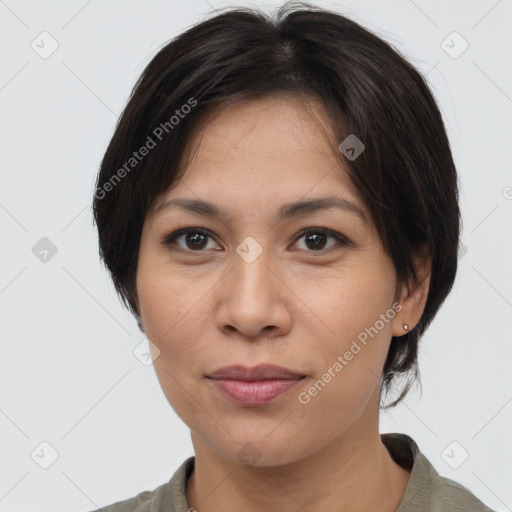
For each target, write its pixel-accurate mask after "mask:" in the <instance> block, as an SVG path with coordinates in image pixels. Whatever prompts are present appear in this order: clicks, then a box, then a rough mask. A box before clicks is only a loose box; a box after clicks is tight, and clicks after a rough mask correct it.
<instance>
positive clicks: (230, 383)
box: [207, 364, 305, 405]
mask: <svg viewBox="0 0 512 512" xmlns="http://www.w3.org/2000/svg"><path fill="white" fill-rule="evenodd" d="M207 377H208V378H209V379H211V381H212V383H213V384H214V385H215V387H216V388H217V389H218V390H219V391H220V392H221V393H223V394H224V396H226V397H227V398H229V399H231V400H232V401H234V402H235V403H238V404H242V405H262V404H266V403H268V402H270V401H271V400H273V399H274V398H277V397H278V396H279V395H281V394H283V393H285V392H286V391H288V390H289V389H290V388H292V387H293V386H295V385H296V384H297V383H299V382H300V381H301V380H302V379H303V378H304V377H305V375H301V374H300V373H297V372H294V371H292V370H289V369H287V368H283V367H282V366H275V365H268V364H260V365H258V366H255V367H253V368H250V367H247V366H242V365H234V366H226V367H224V368H220V369H219V370H216V371H214V372H213V373H211V374H209V375H207Z"/></svg>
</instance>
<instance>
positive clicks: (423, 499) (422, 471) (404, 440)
mask: <svg viewBox="0 0 512 512" xmlns="http://www.w3.org/2000/svg"><path fill="white" fill-rule="evenodd" d="M381 439H382V442H383V444H384V445H385V446H386V448H387V450H388V451H389V453H390V455H391V456H392V457H393V460H395V462H396V463H397V464H399V465H400V466H402V467H403V468H405V469H407V470H409V471H410V472H411V476H410V478H409V483H408V484H407V488H406V490H405V494H404V496H403V497H402V501H401V502H400V505H399V506H398V508H397V510H396V512H495V511H493V510H492V509H490V508H489V507H487V506H486V505H484V504H483V503H482V502H481V501H480V500H479V499H478V498H477V497H476V496H474V495H473V494H472V493H471V492H470V491H469V490H468V489H466V488H465V487H463V486H462V485H460V484H458V483H457V482H455V481H453V480H449V479H448V478H444V477H442V476H440V475H439V473H438V472H437V471H436V470H435V469H434V467H433V466H432V464H431V463H430V462H429V461H428V459H427V458H426V457H425V456H424V455H423V454H422V453H421V452H420V450H419V448H418V445H417V444H416V443H415V442H414V440H413V439H412V438H411V437H409V436H408V435H406V434H381ZM194 462H195V457H189V458H188V459H186V460H185V462H183V464H182V465H181V466H180V467H179V468H178V469H177V470H176V472H175V473H174V475H173V476H172V478H171V479H170V481H169V482H166V483H165V484H162V485H161V486H159V487H157V488H156V489H154V490H153V491H143V492H141V493H139V494H138V495H137V496H135V497H133V498H129V499H127V500H124V501H118V502H116V503H113V504H112V505H108V506H106V507H103V508H101V509H99V510H101V511H102V512H188V511H189V509H191V508H190V507H189V504H188V502H187V496H186V486H187V480H188V478H189V476H190V475H191V474H192V471H193V470H194ZM191 510H192V511H193V510H194V509H191Z"/></svg>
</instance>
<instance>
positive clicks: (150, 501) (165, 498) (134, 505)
mask: <svg viewBox="0 0 512 512" xmlns="http://www.w3.org/2000/svg"><path fill="white" fill-rule="evenodd" d="M194 461H195V458H194V457H189V458H188V459H186V460H185V462H183V464H181V466H180V467H179V468H178V469H177V470H176V472H175V473H174V475H173V476H172V478H171V479H170V480H169V481H168V482H166V483H164V484H162V485H160V486H158V487H157V488H156V489H153V490H152V491H142V492H140V493H139V494H137V495H136V496H133V497H132V498H128V499H125V500H121V501H116V502H115V503H112V504H110V505H106V506H104V507H101V508H100V509H94V511H92V510H91V511H89V512H95V511H97V510H101V512H181V511H182V510H187V509H188V505H187V498H186V493H185V489H186V483H187V479H188V477H189V476H190V473H191V472H192V471H193V468H194Z"/></svg>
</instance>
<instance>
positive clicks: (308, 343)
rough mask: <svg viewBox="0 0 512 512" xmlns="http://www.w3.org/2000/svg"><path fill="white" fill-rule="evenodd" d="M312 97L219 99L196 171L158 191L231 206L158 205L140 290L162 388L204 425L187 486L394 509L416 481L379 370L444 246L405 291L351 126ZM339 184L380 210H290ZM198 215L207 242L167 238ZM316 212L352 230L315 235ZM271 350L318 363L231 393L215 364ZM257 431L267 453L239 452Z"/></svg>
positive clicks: (226, 507) (246, 504)
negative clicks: (272, 393) (215, 210)
mask: <svg viewBox="0 0 512 512" xmlns="http://www.w3.org/2000/svg"><path fill="white" fill-rule="evenodd" d="M311 105H312V108H313V109H312V110H305V109H304V102H303V101H302V100H299V99H296V98H294V97H290V96H286V95H279V96H274V97H268V98H265V99H260V100H252V101H244V102H238V103H235V104H233V105H229V106H227V107H224V108H223V109H222V110H220V111H219V112H217V114H216V115H215V116H214V117H212V118H210V119H209V123H205V125H204V126H203V127H202V129H201V130H199V131H198V132H197V133H196V136H195V137H194V139H193V144H192V145H191V151H190V159H189V160H188V161H187V165H186V172H185V174H184V176H183V178H182V180H181V181H179V182H178V183H177V184H176V186H175V187H174V188H172V189H171V190H169V191H166V192H165V194H162V195H161V197H159V198H158V200H157V201H156V202H155V205H154V206H155V207H156V206H158V205H160V204H161V203H162V202H164V201H167V200H169V199H173V198H189V199H202V200H206V201H209V202H212V203H215V205H217V206H218V207H219V208H221V209H223V210H226V213H227V215H226V217H225V218H222V219H220V218H217V217H207V216H204V215H200V214H198V213H191V212H188V211H185V210H183V209H180V208H178V207H172V208H169V209H166V210H162V211H160V212H158V213H156V212H155V208H153V209H152V211H151V213H150V215H148V217H147V218H146V221H145V224H144V227H143V232H142V238H141V246H140V253H139V265H138V269H137V282H136V283H137V296H136V300H137V304H138V307H139V311H140V314H141V320H142V325H143V328H144V331H145V333H146V335H147V337H148V338H149V340H151V342H152V344H154V345H153V348H152V352H153V353H154V357H155V356H158V357H156V359H155V360H154V366H155V371H156V373H157V376H158V379H159V382H160V385H161V386H162V390H163V392H164V394H165V396H166V398H167V400H168V401H169V403H170V404H171V406H172V407H173V409H174V410H175V411H176V413H177V414H178V415H179V416H180V418H181V419H182V420H183V421H184V423H185V424H186V425H187V426H188V427H189V428H190V431H191V439H192V443H193V446H194V452H195V456H196V461H195V470H194V472H193V474H192V476H191V478H190V479H189V482H188V486H187V490H186V495H187V500H188V503H189V506H190V507H193V508H195V509H196V510H197V511H198V512H219V511H237V510H244V512H252V511H261V510H268V511H271V510H279V511H280V512H288V511H289V512H291V511H301V510H310V511H314V510H339V511H344V512H355V511H366V510H379V511H382V512H393V511H395V510H396V508H397V507H398V505H399V503H400V500H401V499H402V497H403V494H404V492H405V489H406V486H407V483H408V481H409V476H410V474H409V472H408V471H406V470H404V469H402V468H401V467H400V466H399V465H397V464H396V463H395V462H394V461H393V459H392V458H391V456H390V455H389V453H388V451H387V449H386V448H385V446H384V445H383V444H382V442H381V440H380V435H379V401H378V395H379V384H380V377H381V375H382V369H383V366H384V362H385V359H386V355H387V352H388V348H389V344H390V342H391V337H392V336H401V335H403V334H405V332H406V331H405V330H404V329H403V324H404V323H407V324H408V325H409V329H412V328H414V325H415V324H416V323H417V322H418V321H419V319H420V317H421V314H422V312H423V309H424V306H425V301H426V297H427V293H428V286H429V279H430V262H428V261H421V262H420V260H418V265H417V268H418V275H419V277H420V281H421V285H420V286H417V287H413V286H411V287H409V289H407V287H404V288H403V289H402V290H401V293H400V295H399V297H398V300H397V301H396V300H395V299H396V297H395V285H396V273H395V269H394V266H393V263H392V261H391V259H390V258H389V256H388V255H387V254H386V253H385V251H384V249H383V247H382V243H381V241H380V238H379V236H378V233H377V231H376V229H375V226H374V224H373V222H371V219H370V217H369V214H368V212H367V210H366V208H365V207H364V204H363V203H362V200H361V198H360V196H359V194H358V191H357V189H356V188H355V187H354V186H353V185H352V184H351V182H350V181H349V179H348V176H347V174H346V170H345V169H343V168H342V167H341V166H340V163H339V161H338V160H336V158H335V157H334V155H333V151H332V148H333V147H334V148H336V147H337V145H338V144H339V142H341V141H336V140H335V139H334V136H333V135H332V134H331V132H330V128H329V125H328V122H327V120H326V119H327V118H326V116H325V112H324V111H323V110H322V107H321V106H320V105H318V104H315V103H312V104H311ZM324 196H336V197H339V198H344V199H347V200H350V201H351V202H353V203H356V204H357V205H358V206H359V207H360V209H361V210H362V211H363V214H364V215H365V217H366V222H365V221H364V220H363V219H362V218H360V217H359V216H358V215H356V214H354V213H353V212H350V211H346V210H342V209H338V208H329V209H322V210H318V211H314V212H308V213H307V214H303V215H299V216H294V217H290V218H287V219H284V220H281V221H279V222H278V220H277V217H276V215H277V211H278V209H279V207H281V206H282V205H283V204H285V203H292V202H296V201H299V200H308V199H312V198H318V197H324ZM182 228H191V229H190V231H192V232H193V233H197V231H194V229H193V228H200V229H202V230H203V231H207V232H208V236H207V237H206V238H205V239H204V244H203V245H201V248H200V250H198V249H197V248H196V246H194V245H193V244H191V243H190V241H188V242H187V238H186V235H182V236H180V237H178V239H176V240H175V241H174V245H170V246H169V245H168V246H165V245H164V244H162V241H163V240H164V239H165V237H166V236H167V235H169V234H170V233H172V232H174V231H176V230H178V229H182ZM306 228H307V229H308V230H310V228H311V232H312V233H313V234H318V233H319V231H318V230H319V229H324V230H330V231H331V232H334V233H339V234H340V235H342V236H343V237H345V238H346V239H348V240H349V242H350V243H349V244H346V245H345V244H342V243H340V242H338V241H337V240H336V238H333V236H332V235H331V234H329V233H327V234H326V235H322V234H321V233H320V234H319V236H320V237H322V236H323V238H322V239H321V242H322V243H321V244H319V245H318V246H316V245H315V246H313V244H312V243H311V241H310V239H309V238H308V233H305V234H304V233H303V234H301V232H302V231H303V230H305V229H306ZM197 236H198V235H196V237H197ZM309 236H311V235H309ZM247 237H252V240H254V241H256V245H251V246H250V247H251V249H250V250H251V251H255V250H257V248H258V247H259V248H260V249H261V254H259V255H258V256H257V257H256V258H255V259H254V261H251V263H248V262H247V260H246V259H244V258H242V257H241V256H240V254H239V253H237V247H239V246H240V244H241V243H242V242H243V241H244V240H246V238H247ZM317 240H318V239H317ZM308 242H309V243H308ZM196 243H197V242H196ZM317 247H319V248H317ZM253 254H254V253H253ZM398 302H399V303H400V306H401V308H400V309H399V310H396V309H394V308H393V304H396V303H398ZM390 311H392V312H393V315H391V314H390ZM382 315H384V316H385V319H386V320H385V321H381V322H380V324H379V330H378V334H376V335H374V336H373V337H369V338H368V343H367V344H366V345H364V346H362V348H361V350H360V351H359V352H358V353H357V354H356V355H354V356H353V358H350V360H348V361H347V364H346V365H344V366H343V369H342V370H341V371H338V372H336V373H335V376H332V372H331V377H332V378H331V379H330V381H329V382H328V383H327V384H326V385H325V387H323V388H322V389H321V391H319V392H318V393H316V394H315V395H314V396H311V394H310V395H308V396H309V397H310V400H309V401H308V402H307V403H304V401H302V402H301V400H299V399H298V395H299V393H300V392H303V393H304V392H308V390H309V389H310V388H311V386H312V385H313V384H314V383H315V382H317V381H318V379H321V378H322V376H323V375H324V374H325V372H326V371H327V370H328V368H332V367H333V363H334V362H335V361H336V360H337V357H338V356H340V355H342V356H343V354H345V353H346V352H347V350H349V348H350V346H351V343H352V342H353V341H354V340H355V339H356V337H357V335H358V334H359V333H361V332H363V331H364V330H365V328H368V327H370V326H375V325H377V324H376V321H377V320H379V318H381V319H382V318H383V316H382ZM157 349H158V351H159V352H158V351H157ZM260 363H271V364H276V365H280V366H284V367H286V368H289V369H292V370H295V371H298V372H300V373H301V374H302V375H305V376H306V377H305V378H304V379H303V380H302V381H301V382H300V383H298V384H297V386H295V387H294V388H292V389H291V390H289V391H287V392H286V393H284V394H282V395H280V396H278V397H277V398H276V399H274V400H273V401H271V402H269V403H267V404H265V405H258V406H247V405H239V404H236V403H234V402H232V401H230V400H229V399H227V398H226V397H225V396H224V395H222V394H221V393H220V392H219V391H218V390H217V389H216V388H215V387H214V386H213V385H212V382H211V380H210V379H208V378H207V377H206V376H207V374H209V373H211V372H212V371H213V370H216V369H218V368H220V367H223V366H227V365H231V364H243V365H246V366H256V365H258V364H260ZM303 396H304V395H303ZM247 443H251V446H253V447H255V448H256V450H257V452H255V453H257V456H255V457H254V460H253V461H252V462H251V463H247V462H246V461H244V460H243V459H242V458H241V457H240V456H239V454H240V450H242V449H243V448H244V447H247Z"/></svg>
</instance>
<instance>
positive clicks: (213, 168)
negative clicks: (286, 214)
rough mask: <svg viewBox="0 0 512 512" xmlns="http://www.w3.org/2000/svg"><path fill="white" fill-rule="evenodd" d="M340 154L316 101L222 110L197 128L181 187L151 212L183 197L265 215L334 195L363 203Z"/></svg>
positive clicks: (259, 102) (262, 102)
mask: <svg viewBox="0 0 512 512" xmlns="http://www.w3.org/2000/svg"><path fill="white" fill-rule="evenodd" d="M337 146H338V142H337V141H336V137H335V134H334V133H333V129H332V127H331V126H330V123H329V121H328V118H327V115H326V112H325V110H324V107H323V105H322V104H320V103H319V102H318V101H316V100H314V99H310V100H308V101H307V102H305V101H304V99H302V98H300V97H295V96H291V95H287V94H280V95H274V96H271V97H266V98H261V99H255V100H243V101H242V100H239V101H236V102H234V103H231V104H223V105H221V106H220V107H217V108H215V109H212V110H210V111H209V112H207V113H206V114H205V115H204V117H203V118H202V119H201V121H200V123H199V124H198V125H197V126H196V129H195V131H194V134H193V135H192V137H191V138H190V140H189V145H188V148H187V151H186V152H185V154H184V158H183V161H182V168H183V171H184V173H183V175H182V177H181V179H180V180H179V181H178V182H177V183H175V184H174V185H173V187H172V189H170V190H168V191H166V193H165V194H162V195H161V196H160V197H159V200H158V201H156V202H155V205H154V207H155V208H157V207H158V206H160V205H161V204H162V202H164V201H166V200H167V201H168V200H169V199H172V198H173V197H182V196H184V195H186V196H187V197H189V198H190V197H191V196H196V199H209V200H212V199H215V196H217V197H219V198H222V197H223V198H225V199H226V201H225V202H229V201H230V199H233V198H235V197H236V198H238V199H239V198H245V199H246V200H247V204H248V205H249V203H251V204H253V205H254V206H256V207H259V208H262V209H265V208H266V207H267V209H268V204H269V203H274V204H275V203H280V204H281V203H291V202H293V201H297V200H299V199H302V200H307V199H308V198H311V197H318V196H326V195H332V194H336V195H338V196H343V197H344V198H345V199H346V200H352V202H359V203H360V198H359V194H358V191H357V189H356V188H355V186H354V185H353V184H352V182H351V181H350V179H349V178H348V174H347V171H346V169H345V168H344V167H343V163H342V160H341V158H340V157H337V156H336V152H337ZM213 191H215V193H214V194H212V192H213ZM358 200H359V201H358ZM361 208H363V206H362V205H361Z"/></svg>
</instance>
